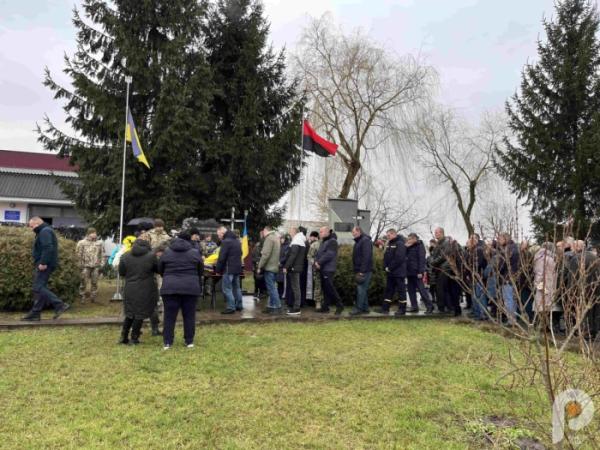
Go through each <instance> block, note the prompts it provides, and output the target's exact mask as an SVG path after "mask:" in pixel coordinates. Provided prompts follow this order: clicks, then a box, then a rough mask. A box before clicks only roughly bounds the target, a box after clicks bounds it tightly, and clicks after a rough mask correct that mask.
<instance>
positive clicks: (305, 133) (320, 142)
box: [302, 120, 338, 157]
mask: <svg viewBox="0 0 600 450" xmlns="http://www.w3.org/2000/svg"><path fill="white" fill-rule="evenodd" d="M302 148H303V149H304V150H307V151H309V152H315V153H316V154H317V155H319V156H323V157H327V156H335V152H336V151H337V148H338V145H337V144H334V143H333V142H329V141H328V140H327V139H324V138H322V137H321V136H319V135H318V134H317V133H316V131H315V130H313V128H312V127H311V126H310V124H309V123H308V120H305V121H304V127H303V129H302Z"/></svg>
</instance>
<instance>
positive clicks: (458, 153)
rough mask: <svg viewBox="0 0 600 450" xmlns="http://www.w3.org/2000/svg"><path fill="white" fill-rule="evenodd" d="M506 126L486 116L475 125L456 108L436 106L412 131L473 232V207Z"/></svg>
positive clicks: (414, 140) (424, 160)
mask: <svg viewBox="0 0 600 450" xmlns="http://www.w3.org/2000/svg"><path fill="white" fill-rule="evenodd" d="M503 127H504V124H503V121H502V120H500V119H499V118H497V117H492V116H488V115H484V117H483V118H482V120H481V123H480V125H479V127H477V128H474V127H471V126H469V125H468V124H467V123H466V122H465V121H463V120H461V119H460V118H459V117H458V116H457V115H456V113H455V112H454V111H452V110H450V109H444V108H441V107H433V108H430V109H429V110H427V111H425V112H422V113H421V114H420V115H419V116H418V118H417V120H416V121H415V124H414V125H413V127H412V129H411V131H409V132H408V135H409V136H410V138H411V141H412V143H413V144H414V145H415V146H416V147H417V149H418V150H419V156H418V159H419V160H420V162H421V163H422V164H423V165H424V166H425V168H426V169H428V170H429V171H430V173H431V174H432V175H433V176H435V177H437V178H439V180H440V182H441V183H444V184H448V185H449V186H450V189H451V191H452V194H453V196H454V199H455V201H456V205H457V207H458V211H459V213H460V215H461V217H462V220H463V222H464V224H465V227H466V230H467V233H468V234H469V235H471V234H473V232H474V230H475V227H474V225H473V220H472V214H473V208H474V207H475V203H476V202H477V200H478V196H479V195H480V191H481V188H482V186H483V185H484V183H485V181H486V177H487V176H488V174H489V173H490V172H491V170H492V166H493V152H494V148H495V146H496V145H497V144H499V142H500V140H501V138H502V130H503Z"/></svg>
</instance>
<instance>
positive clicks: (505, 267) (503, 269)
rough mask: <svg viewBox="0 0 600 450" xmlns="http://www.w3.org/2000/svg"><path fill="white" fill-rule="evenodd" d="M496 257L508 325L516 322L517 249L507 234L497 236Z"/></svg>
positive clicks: (518, 259)
mask: <svg viewBox="0 0 600 450" xmlns="http://www.w3.org/2000/svg"><path fill="white" fill-rule="evenodd" d="M497 242H498V256H499V269H498V273H499V275H500V277H499V278H500V280H499V281H500V283H501V290H500V292H501V295H502V301H503V303H504V305H503V306H504V311H503V312H504V314H505V315H506V319H507V321H508V323H509V324H511V325H512V324H514V323H515V322H516V315H517V306H518V305H517V302H516V301H515V293H514V285H515V283H516V280H517V276H518V272H519V262H520V256H519V248H518V247H517V244H515V242H514V241H513V240H512V238H511V236H510V234H509V233H501V234H500V235H499V236H498V241H497Z"/></svg>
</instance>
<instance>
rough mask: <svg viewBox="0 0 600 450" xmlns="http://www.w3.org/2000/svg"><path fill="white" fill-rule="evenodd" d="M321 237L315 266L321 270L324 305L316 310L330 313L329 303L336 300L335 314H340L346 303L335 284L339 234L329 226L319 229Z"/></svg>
mask: <svg viewBox="0 0 600 450" xmlns="http://www.w3.org/2000/svg"><path fill="white" fill-rule="evenodd" d="M319 236H320V237H321V240H322V242H321V246H320V247H319V251H318V252H317V256H316V257H315V268H316V269H317V270H318V271H319V274H320V277H321V288H322V289H323V305H322V306H321V308H319V309H317V310H316V311H317V312H319V313H328V312H329V305H330V304H331V303H332V302H333V301H335V304H336V309H335V314H336V315H340V314H342V311H344V304H343V302H342V298H341V297H340V294H338V291H337V290H336V289H335V286H334V285H333V276H334V275H335V271H336V269H337V253H338V242H337V236H336V234H335V233H334V232H333V230H330V229H329V228H327V227H321V228H320V229H319Z"/></svg>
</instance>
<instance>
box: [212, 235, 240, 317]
mask: <svg viewBox="0 0 600 450" xmlns="http://www.w3.org/2000/svg"><path fill="white" fill-rule="evenodd" d="M217 236H219V239H220V240H221V249H220V250H219V259H218V260H217V266H216V268H215V272H216V273H217V274H223V280H222V281H221V285H222V289H223V295H224V296H225V299H226V300H227V308H226V309H225V311H223V312H222V313H221V314H233V313H235V312H236V311H241V310H242V309H243V308H242V289H241V288H240V275H241V273H242V243H241V242H240V240H239V238H238V237H237V236H236V235H235V233H234V232H233V231H231V230H228V229H227V228H225V227H220V228H219V229H218V230H217Z"/></svg>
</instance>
